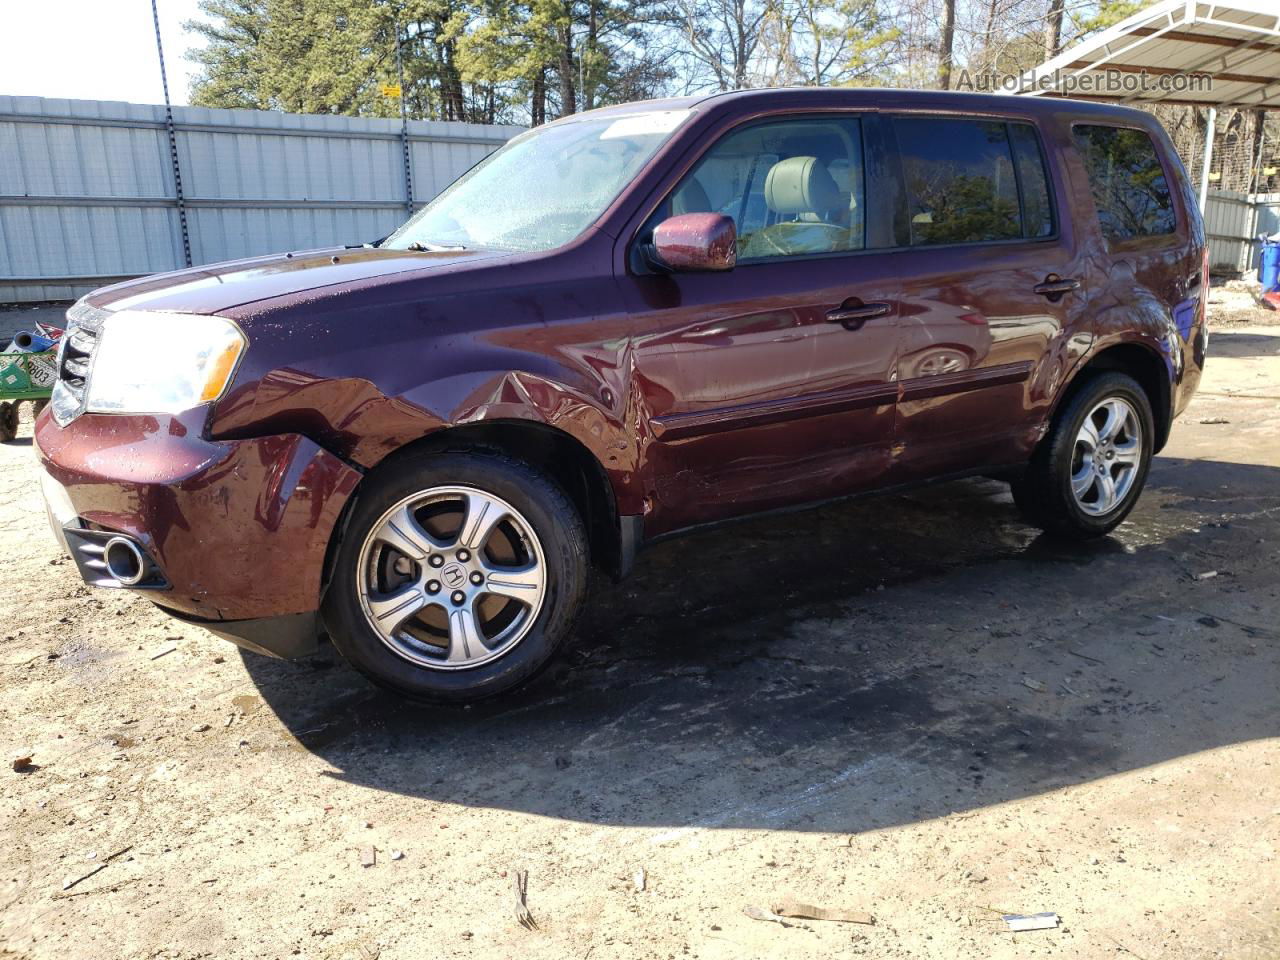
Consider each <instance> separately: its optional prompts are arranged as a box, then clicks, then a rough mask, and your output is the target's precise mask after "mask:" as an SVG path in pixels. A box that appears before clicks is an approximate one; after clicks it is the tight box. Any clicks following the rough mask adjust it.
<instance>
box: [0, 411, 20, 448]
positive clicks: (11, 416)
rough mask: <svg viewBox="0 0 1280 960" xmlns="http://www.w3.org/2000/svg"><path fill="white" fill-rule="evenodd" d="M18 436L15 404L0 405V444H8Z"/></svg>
mask: <svg viewBox="0 0 1280 960" xmlns="http://www.w3.org/2000/svg"><path fill="white" fill-rule="evenodd" d="M17 435H18V405H17V403H9V402H5V403H0V443H8V442H9V441H10V440H12V439H13V438H14V437H16V436H17Z"/></svg>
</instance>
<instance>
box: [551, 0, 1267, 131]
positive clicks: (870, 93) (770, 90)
mask: <svg viewBox="0 0 1280 960" xmlns="http://www.w3.org/2000/svg"><path fill="white" fill-rule="evenodd" d="M1276 2H1280V0H1276ZM1065 106H1066V105H1065V104H1064V101H1063V100H1062V99H1059V98H1055V99H1053V100H1028V99H1027V98H1026V97H1025V96H1015V95H1013V94H996V93H979V92H973V91H957V90H911V89H906V88H903V87H757V88H753V89H749V90H726V91H716V92H713V93H705V94H700V95H696V96H689V97H670V98H666V99H660V100H636V101H632V102H629V103H620V104H615V105H613V106H608V107H597V108H595V109H593V110H588V111H586V112H584V113H577V114H570V115H569V116H566V117H562V118H560V119H559V120H556V121H554V122H555V123H563V122H572V121H574V120H578V119H582V118H590V117H608V116H617V115H626V114H632V113H639V112H647V111H656V110H690V109H701V110H709V109H712V108H720V109H724V110H727V111H741V112H743V113H751V112H754V111H755V110H761V111H764V110H772V109H783V110H786V109H791V110H805V109H824V108H828V109H829V108H833V107H834V108H849V109H865V110H919V109H928V110H939V111H943V112H951V111H956V112H966V113H969V112H972V113H1004V112H1007V113H1011V114H1016V115H1021V116H1029V115H1041V114H1046V113H1053V112H1057V111H1060V110H1062V109H1064V107H1065ZM1072 106H1073V107H1075V108H1076V109H1078V110H1080V111H1084V112H1086V113H1088V114H1091V115H1095V116H1112V117H1126V118H1133V117H1134V116H1135V114H1136V116H1137V117H1139V118H1140V117H1142V116H1145V115H1144V114H1140V113H1136V112H1130V111H1129V110H1127V109H1125V108H1122V107H1117V106H1115V105H1112V104H1102V103H1098V102H1093V101H1087V100H1077V101H1074V102H1073V103H1072Z"/></svg>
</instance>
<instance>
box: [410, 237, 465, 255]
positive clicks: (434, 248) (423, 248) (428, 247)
mask: <svg viewBox="0 0 1280 960" xmlns="http://www.w3.org/2000/svg"><path fill="white" fill-rule="evenodd" d="M405 249H406V250H412V251H413V252H414V253H437V252H439V251H441V250H465V249H467V248H466V247H464V246H463V245H462V244H460V243H432V242H431V241H430V240H415V241H413V243H411V244H409V245H408V246H407V247H405Z"/></svg>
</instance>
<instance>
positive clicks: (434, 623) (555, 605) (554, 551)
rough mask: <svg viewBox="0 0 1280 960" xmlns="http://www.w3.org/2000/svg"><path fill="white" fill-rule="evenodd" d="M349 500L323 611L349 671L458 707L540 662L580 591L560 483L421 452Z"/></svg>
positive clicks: (470, 458)
mask: <svg viewBox="0 0 1280 960" xmlns="http://www.w3.org/2000/svg"><path fill="white" fill-rule="evenodd" d="M357 496H358V500H357V501H356V503H355V504H354V505H353V507H352V509H351V513H350V516H349V520H348V522H347V523H346V526H345V529H344V530H343V531H342V532H341V533H340V536H341V538H342V539H341V541H340V542H339V543H338V544H337V546H336V550H335V552H334V560H333V570H332V576H331V578H330V582H329V586H328V589H327V590H326V592H325V597H324V602H323V604H322V611H321V612H322V616H323V620H324V624H325V627H326V629H327V630H328V632H329V635H330V637H331V638H332V640H333V644H334V646H335V647H337V649H338V651H339V652H340V653H341V654H342V655H343V657H344V658H346V660H347V661H348V662H349V663H350V664H351V665H352V666H353V667H355V669H357V670H359V671H360V672H361V673H363V674H364V675H365V676H367V677H369V678H370V679H371V680H373V681H374V682H375V683H377V684H379V685H381V686H383V687H385V688H387V689H389V690H393V691H395V692H396V693H398V694H400V695H402V696H405V697H408V698H410V699H414V700H421V701H427V702H434V703H465V702H471V701H475V700H481V699H484V698H486V697H491V696H496V695H497V694H500V693H505V692H507V691H509V690H511V689H513V688H515V687H517V686H519V685H520V684H522V683H526V682H527V681H529V680H531V679H532V678H533V677H534V676H536V675H537V674H538V673H539V672H540V671H541V670H542V669H543V668H544V667H546V666H547V664H548V663H550V661H551V659H552V658H553V656H554V655H555V654H556V652H557V651H558V650H559V649H560V647H561V646H562V645H563V644H564V641H565V639H566V638H567V637H568V635H569V632H570V630H571V629H572V627H573V624H574V621H575V620H576V619H577V616H578V612H579V610H580V609H581V607H582V603H583V601H584V600H585V598H586V593H587V582H588V559H589V550H588V546H587V536H586V530H585V527H584V525H583V520H582V518H581V517H580V516H579V515H578V511H577V510H576V509H575V508H574V506H573V504H572V503H571V502H570V501H569V499H568V498H567V497H566V496H565V494H564V492H563V491H562V490H561V489H560V488H559V487H558V486H556V485H555V484H554V483H552V482H551V481H550V480H548V479H547V478H546V477H544V476H542V475H541V474H540V473H538V472H537V471H535V470H533V469H532V468H531V467H529V466H527V465H526V464H524V463H521V462H520V461H517V460H513V459H511V458H509V457H506V456H503V455H501V454H499V453H491V452H487V451H480V450H475V451H459V452H444V453H430V452H424V453H417V454H410V455H408V456H405V457H404V458H401V459H399V460H397V461H396V462H394V463H393V464H388V465H387V466H386V467H385V468H382V469H380V470H379V471H376V472H375V473H373V474H372V475H371V476H370V477H369V478H367V479H366V481H365V483H364V484H363V485H362V487H361V490H360V492H359V493H358V494H357ZM495 509H496V512H491V511H492V510H495ZM495 516H500V517H501V519H500V520H498V521H497V522H492V519H493V517H495ZM486 529H487V531H488V532H485V530H486ZM424 534H425V536H424ZM481 537H483V539H482V540H481V539H478V538H481ZM477 544H479V547H478V548H476V545H477ZM469 548H470V549H469ZM539 570H540V571H541V573H540V574H539V572H538V571H539ZM476 578H479V579H480V582H479V583H477V579H476ZM433 587H434V589H433ZM492 591H502V592H501V593H498V592H492ZM464 596H465V600H460V599H459V598H460V597H464ZM402 598H405V599H404V602H403V603H402V602H401V599H402ZM420 603H425V605H424V606H421V607H420V608H419V606H418V605H419V604H420ZM406 611H407V612H408V613H409V615H408V617H407V619H405V617H406ZM476 628H478V629H479V630H480V633H481V634H482V636H480V637H477V636H476V635H475V630H476Z"/></svg>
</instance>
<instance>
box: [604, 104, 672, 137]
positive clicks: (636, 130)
mask: <svg viewBox="0 0 1280 960" xmlns="http://www.w3.org/2000/svg"><path fill="white" fill-rule="evenodd" d="M687 116H689V111H688V110H663V111H662V112H660V113H641V114H636V115H635V116H630V117H620V118H619V119H617V120H615V121H613V123H611V124H609V126H607V127H605V129H604V132H603V133H601V134H600V139H601V140H616V139H618V138H620V137H643V136H646V135H648V134H654V133H670V132H671V131H672V130H674V129H675V128H676V127H678V126H680V124H681V123H682V122H683V121H684V118H685V117H687Z"/></svg>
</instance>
